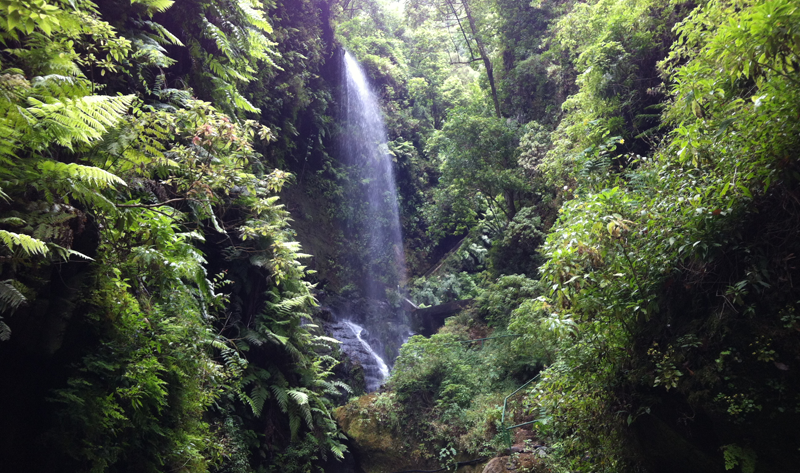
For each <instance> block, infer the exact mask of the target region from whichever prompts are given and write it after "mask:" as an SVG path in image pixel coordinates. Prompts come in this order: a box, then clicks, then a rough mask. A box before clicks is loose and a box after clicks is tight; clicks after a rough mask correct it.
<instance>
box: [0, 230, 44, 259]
mask: <svg viewBox="0 0 800 473" xmlns="http://www.w3.org/2000/svg"><path fill="white" fill-rule="evenodd" d="M0 240H2V242H3V243H5V244H6V246H8V247H9V248H11V249H12V250H13V249H14V247H17V246H19V247H21V248H22V251H23V252H24V253H25V254H26V255H29V256H35V255H42V256H44V255H46V254H47V253H48V252H49V249H48V248H47V245H46V244H45V242H43V241H41V240H37V239H36V238H33V237H30V236H28V235H24V234H21V233H12V232H9V231H6V230H0Z"/></svg>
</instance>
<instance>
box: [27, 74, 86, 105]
mask: <svg viewBox="0 0 800 473" xmlns="http://www.w3.org/2000/svg"><path fill="white" fill-rule="evenodd" d="M31 88H32V89H33V91H32V92H33V93H34V94H36V93H39V94H41V93H44V95H46V96H48V97H55V98H59V99H63V98H75V97H83V96H86V95H88V94H89V93H90V91H91V82H89V81H88V80H86V79H84V78H81V77H74V76H66V75H61V74H49V75H46V76H37V77H34V78H33V79H31Z"/></svg>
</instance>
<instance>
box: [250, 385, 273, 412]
mask: <svg viewBox="0 0 800 473" xmlns="http://www.w3.org/2000/svg"><path fill="white" fill-rule="evenodd" d="M268 397H269V391H267V389H266V388H265V387H264V386H262V385H260V384H257V385H256V386H254V387H253V390H252V391H251V392H250V398H251V399H252V401H253V403H252V404H251V406H250V407H251V408H252V409H253V414H255V416H256V417H260V416H261V411H262V410H263V408H264V403H265V402H266V401H267V398H268Z"/></svg>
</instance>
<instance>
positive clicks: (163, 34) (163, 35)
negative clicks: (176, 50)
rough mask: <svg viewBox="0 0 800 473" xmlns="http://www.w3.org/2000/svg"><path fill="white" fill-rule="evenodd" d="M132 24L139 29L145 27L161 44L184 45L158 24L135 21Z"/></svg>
mask: <svg viewBox="0 0 800 473" xmlns="http://www.w3.org/2000/svg"><path fill="white" fill-rule="evenodd" d="M134 24H136V26H139V27H142V26H146V27H148V28H150V29H151V30H153V32H154V33H155V34H156V36H157V37H158V39H159V40H160V42H161V44H174V45H175V46H183V45H184V44H183V43H182V42H181V40H180V39H178V37H177V36H175V35H174V34H172V33H170V31H169V30H168V29H166V28H165V27H164V26H163V25H161V24H160V23H156V22H155V21H136V22H134Z"/></svg>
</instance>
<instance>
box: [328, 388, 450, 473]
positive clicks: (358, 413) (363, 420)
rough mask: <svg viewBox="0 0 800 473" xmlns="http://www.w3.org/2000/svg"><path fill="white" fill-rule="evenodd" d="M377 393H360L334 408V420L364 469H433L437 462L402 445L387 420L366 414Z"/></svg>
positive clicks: (379, 472) (389, 472)
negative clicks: (357, 396)
mask: <svg viewBox="0 0 800 473" xmlns="http://www.w3.org/2000/svg"><path fill="white" fill-rule="evenodd" d="M377 397H378V395H376V394H369V395H366V396H361V397H360V398H359V399H358V400H357V401H356V402H354V403H350V404H347V405H346V406H342V407H339V408H337V409H336V411H335V416H336V421H337V422H338V423H339V426H341V428H342V430H343V431H344V433H345V434H347V436H348V438H349V439H350V444H351V445H352V448H353V453H354V454H355V456H356V458H357V459H358V463H359V466H360V467H361V470H362V471H363V472H364V473H394V472H398V471H405V470H436V469H438V468H439V465H438V463H437V462H435V461H433V460H428V459H425V458H422V456H421V454H420V452H419V451H418V450H416V449H415V448H413V447H411V446H408V445H405V442H404V441H403V439H402V438H399V435H396V434H395V433H394V432H393V431H392V428H391V427H390V426H389V424H388V422H386V421H385V420H383V419H381V418H380V416H368V415H367V414H366V412H367V408H368V407H369V406H370V405H371V404H372V403H373V402H375V399H377Z"/></svg>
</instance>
